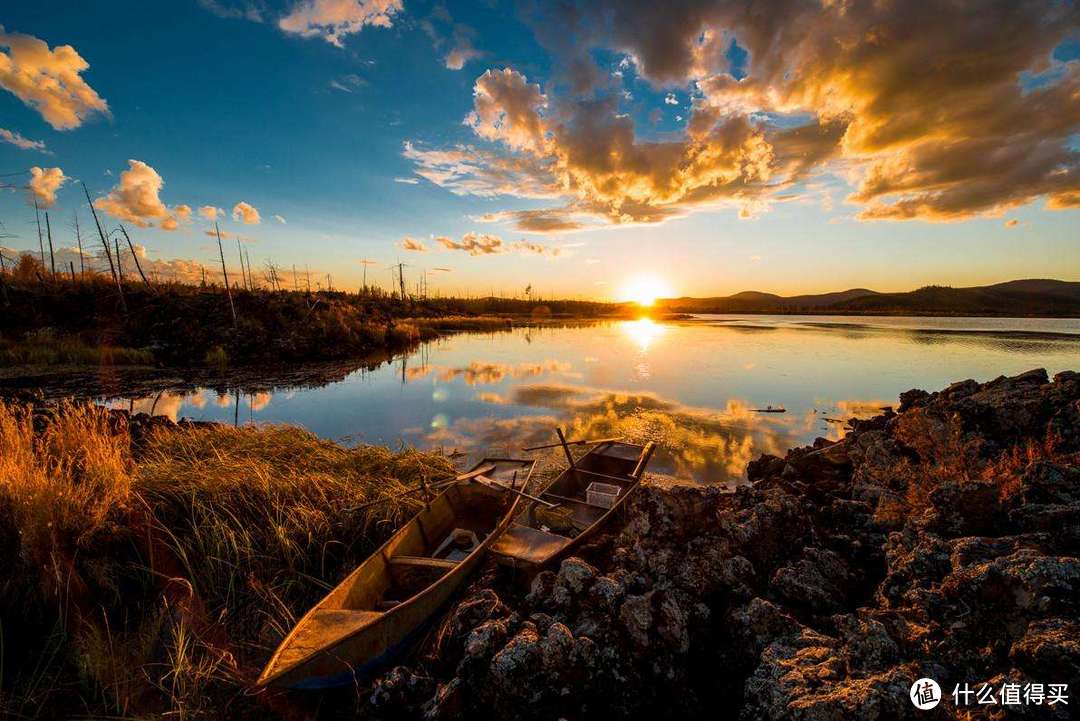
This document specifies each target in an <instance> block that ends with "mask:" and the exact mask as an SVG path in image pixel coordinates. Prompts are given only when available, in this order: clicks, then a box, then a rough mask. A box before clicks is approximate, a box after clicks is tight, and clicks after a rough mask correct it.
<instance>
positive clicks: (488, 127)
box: [465, 68, 547, 152]
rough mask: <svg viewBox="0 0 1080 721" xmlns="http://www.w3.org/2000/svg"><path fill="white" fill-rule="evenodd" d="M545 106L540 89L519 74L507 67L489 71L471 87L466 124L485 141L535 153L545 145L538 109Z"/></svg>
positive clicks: (544, 99) (545, 101) (545, 99)
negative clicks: (469, 106) (469, 107)
mask: <svg viewBox="0 0 1080 721" xmlns="http://www.w3.org/2000/svg"><path fill="white" fill-rule="evenodd" d="M546 105H547V98H545V97H544V95H543V93H541V92H540V86H539V85H536V84H530V83H529V81H528V80H527V79H526V78H525V76H524V75H522V74H521V73H519V72H517V71H516V70H512V69H510V68H504V69H503V70H501V71H500V70H488V71H486V72H485V73H484V74H483V75H481V76H480V77H479V78H477V79H476V84H475V85H474V86H473V110H472V112H471V113H469V114H468V115H467V116H466V118H465V124H466V125H468V126H469V127H471V128H472V129H473V132H475V133H476V134H477V135H479V136H480V137H481V138H484V139H486V140H497V141H500V142H502V143H505V144H506V145H507V146H509V147H510V148H512V149H514V150H531V151H534V152H538V151H540V150H541V149H542V148H543V146H544V142H545V140H544V124H543V121H542V119H541V117H540V110H542V109H543V108H544V107H545V106H546Z"/></svg>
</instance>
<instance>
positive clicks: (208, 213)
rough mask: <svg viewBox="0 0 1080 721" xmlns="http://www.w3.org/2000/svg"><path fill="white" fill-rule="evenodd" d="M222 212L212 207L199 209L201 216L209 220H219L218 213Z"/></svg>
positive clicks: (207, 206)
mask: <svg viewBox="0 0 1080 721" xmlns="http://www.w3.org/2000/svg"><path fill="white" fill-rule="evenodd" d="M220 212H222V211H221V210H220V209H219V208H215V207H214V206H212V205H204V206H202V207H201V208H199V215H201V216H202V217H204V218H206V219H207V220H217V217H218V213H220Z"/></svg>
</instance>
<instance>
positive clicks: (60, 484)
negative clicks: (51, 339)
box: [0, 402, 134, 596]
mask: <svg viewBox="0 0 1080 721" xmlns="http://www.w3.org/2000/svg"><path fill="white" fill-rule="evenodd" d="M133 470H134V467H133V464H132V460H131V453H130V436H129V435H128V433H127V431H126V428H124V426H123V423H122V422H113V423H111V424H110V422H109V421H108V419H107V418H106V417H105V416H104V415H102V414H101V413H100V412H99V411H98V410H96V409H94V408H92V407H89V406H85V405H71V404H64V405H61V406H60V407H59V408H57V409H56V412H55V414H54V415H53V418H52V419H51V422H50V423H48V424H47V426H46V427H45V429H44V430H43V432H42V433H40V434H35V433H34V428H33V418H32V417H31V414H30V413H29V411H28V409H27V408H25V407H22V406H11V405H7V404H4V403H2V402H0V504H2V505H6V506H7V508H8V509H10V514H11V517H12V519H13V522H14V524H15V526H16V528H17V529H18V533H19V537H20V548H21V551H22V554H21V555H22V558H21V560H22V561H23V562H24V563H26V565H27V566H28V567H29V568H32V569H35V570H37V571H39V572H40V574H41V575H40V578H39V579H38V581H39V583H40V586H41V591H42V593H44V594H45V595H46V596H57V595H59V594H60V593H61V590H62V589H64V587H65V586H66V585H68V584H69V583H70V582H71V580H72V577H71V570H72V569H71V565H72V563H73V558H74V555H75V554H76V553H77V552H78V551H79V550H80V549H82V548H85V547H87V546H88V545H89V544H91V543H92V541H93V539H94V538H95V536H97V535H98V534H101V533H107V532H111V531H112V530H113V528H112V526H113V524H115V523H116V521H117V519H118V517H119V516H120V515H121V514H122V513H123V512H124V510H125V509H127V508H128V507H129V505H130V503H131V501H132V494H133V490H132V472H133Z"/></svg>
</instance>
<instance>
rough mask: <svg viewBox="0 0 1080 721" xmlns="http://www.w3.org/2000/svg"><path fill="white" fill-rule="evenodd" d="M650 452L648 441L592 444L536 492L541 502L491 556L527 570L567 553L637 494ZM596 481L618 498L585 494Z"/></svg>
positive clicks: (496, 545)
mask: <svg viewBox="0 0 1080 721" xmlns="http://www.w3.org/2000/svg"><path fill="white" fill-rule="evenodd" d="M654 449H655V445H654V444H653V443H652V442H649V443H647V444H646V445H644V446H640V445H636V444H633V443H623V442H621V441H611V440H608V441H604V442H603V443H600V444H598V445H596V446H595V447H593V448H592V449H590V450H589V452H588V453H586V454H585V455H584V456H582V457H581V458H579V459H578V460H577V461H575V462H574V463H573V464H572V465H571V466H570V467H569V468H567V469H566V470H565V471H563V472H562V473H561V474H559V477H558V478H556V479H555V480H554V481H552V483H551V484H550V485H549V486H548V487H547V488H545V489H544V491H543V492H541V493H540V494H539V498H540V500H542V501H544V502H545V503H544V504H541V503H537V502H535V501H534V502H532V503H529V504H527V506H526V508H525V509H524V510H522V511H521V512H520V513H519V514H518V516H517V518H515V519H514V522H513V523H512V524H511V525H510V527H509V528H507V529H506V531H505V532H504V533H503V534H502V535H501V536H499V537H498V538H497V539H496V540H495V543H494V544H493V545H492V547H491V552H492V553H493V554H495V555H496V556H497V557H498V558H499V561H500V562H501V563H504V564H508V565H513V566H516V567H520V568H531V569H536V568H539V567H540V566H543V565H545V564H548V563H552V562H554V561H556V560H559V559H561V558H565V557H566V556H568V555H570V554H571V553H573V552H574V550H575V549H576V548H578V547H580V546H581V545H582V544H583V543H585V542H586V541H588V540H589V539H590V538H592V537H593V536H594V535H595V534H596V532H597V530H598V529H599V528H600V526H601V525H603V523H604V521H605V520H607V519H608V517H610V516H611V515H612V514H613V513H615V512H616V511H618V510H619V508H621V507H622V505H623V504H624V503H626V500H627V499H628V498H629V497H630V495H631V494H632V493H633V492H634V491H635V490H637V488H638V486H639V485H640V484H641V476H642V474H644V472H645V468H646V466H647V465H648V464H649V459H650V458H651V457H652V454H653V450H654ZM567 454H568V456H569V450H568V451H567ZM597 483H598V484H605V485H607V486H610V487H613V488H612V491H611V493H612V494H616V493H617V495H614V497H613V498H612V497H611V496H608V497H607V498H598V494H597V493H596V490H595V487H594V492H593V493H592V494H590V493H589V487H590V485H592V484H597ZM598 501H600V502H599V503H598ZM608 503H610V506H609V505H607V504H608Z"/></svg>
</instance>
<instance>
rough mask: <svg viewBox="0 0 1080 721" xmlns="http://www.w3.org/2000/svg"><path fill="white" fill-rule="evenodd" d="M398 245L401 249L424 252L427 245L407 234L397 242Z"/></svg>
mask: <svg viewBox="0 0 1080 721" xmlns="http://www.w3.org/2000/svg"><path fill="white" fill-rule="evenodd" d="M398 245H400V246H401V249H402V250H411V251H413V252H415V253H426V252H427V246H426V245H424V244H423V243H422V242H421V241H419V240H417V239H416V238H413V237H411V236H408V235H406V236H405V237H404V238H402V239H401V241H400V242H399V243H398Z"/></svg>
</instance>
